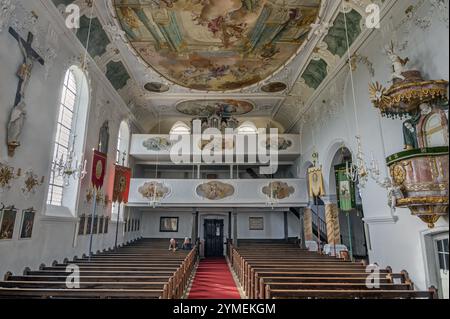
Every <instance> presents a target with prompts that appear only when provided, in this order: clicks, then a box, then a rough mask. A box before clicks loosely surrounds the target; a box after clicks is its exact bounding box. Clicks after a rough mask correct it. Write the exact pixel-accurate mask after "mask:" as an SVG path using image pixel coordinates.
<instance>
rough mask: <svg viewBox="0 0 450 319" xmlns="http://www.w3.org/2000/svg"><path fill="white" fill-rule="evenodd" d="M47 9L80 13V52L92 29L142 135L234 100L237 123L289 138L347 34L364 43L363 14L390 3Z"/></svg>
mask: <svg viewBox="0 0 450 319" xmlns="http://www.w3.org/2000/svg"><path fill="white" fill-rule="evenodd" d="M51 1H52V2H53V3H54V5H55V8H56V11H54V15H55V18H58V17H56V16H57V15H60V16H61V18H62V19H63V20H61V21H62V22H64V19H66V18H67V15H68V13H67V12H68V11H67V8H66V7H67V5H69V4H72V3H75V4H77V5H79V6H80V8H81V19H80V28H79V29H74V30H73V33H74V35H75V38H76V39H77V41H79V44H80V45H82V46H85V47H86V43H87V34H88V30H89V24H91V34H90V41H89V42H90V43H89V47H88V52H89V55H90V56H91V57H92V59H93V64H96V65H97V66H98V69H99V70H100V71H101V72H102V73H103V74H104V75H105V78H107V79H108V80H109V82H110V83H111V86H112V88H114V89H115V90H116V91H117V93H118V95H119V96H120V98H121V99H122V100H123V102H124V103H125V104H126V105H127V106H128V108H129V109H130V112H131V113H132V114H133V115H134V117H135V120H136V121H137V122H139V123H138V124H139V126H140V127H141V128H142V131H148V130H151V129H152V128H154V127H155V125H156V123H157V119H158V118H159V116H161V118H166V119H172V118H173V119H175V118H177V119H178V118H179V117H180V118H182V117H191V118H192V117H197V116H198V114H206V113H208V112H212V113H214V112H216V113H217V110H218V109H220V107H219V108H217V105H220V104H221V103H225V102H224V101H230V100H231V101H233V100H234V101H240V102H241V104H240V106H239V107H238V108H237V109H238V110H240V111H238V112H237V113H242V114H241V115H239V114H236V113H235V114H233V115H234V116H238V117H246V118H249V119H255V118H270V119H271V120H273V121H274V123H275V122H276V123H280V125H281V126H283V127H284V128H285V130H286V131H288V132H292V131H298V127H299V123H300V122H301V121H300V119H301V118H302V117H303V114H304V111H305V109H306V108H308V105H309V104H310V103H311V101H312V100H313V99H314V96H315V92H318V91H319V89H320V87H321V86H323V85H325V84H326V83H327V82H326V79H327V78H329V77H330V76H331V75H333V73H334V72H336V70H337V69H338V67H339V65H340V63H341V61H343V59H346V54H345V53H346V52H347V36H348V40H349V43H350V45H354V44H355V42H357V39H359V40H361V38H363V37H364V38H365V37H367V34H368V33H367V32H365V33H364V32H363V31H366V28H365V25H364V18H363V17H364V16H365V14H366V12H365V8H366V6H367V5H368V4H370V3H373V2H374V1H375V2H377V3H378V4H380V6H381V5H383V6H387V7H390V6H392V4H393V3H394V2H395V1H394V0H383V1H381V0H346V1H345V7H343V6H342V5H341V4H340V1H321V0H176V1H175V0H145V1H144V0H140V1H137V0H128V1H125V0H122V1H119V0H105V1H85V0H51ZM91 5H93V7H94V8H93V10H92V8H91V7H90V6H91ZM319 12H320V14H319V16H320V17H319V16H317V14H318V13H319ZM344 13H345V14H346V16H344ZM125 17H127V18H126V19H125ZM344 18H346V19H344ZM91 19H92V20H91ZM345 20H346V22H347V26H348V33H346V32H345V29H346V28H345ZM311 23H312V24H311ZM126 24H129V25H130V27H128V29H127V28H126V27H123V25H126ZM237 31H239V32H237ZM241 31H242V32H241ZM74 58H76V57H74ZM144 58H146V59H147V58H148V60H145V61H144ZM93 64H92V65H93ZM284 66H287V67H284ZM205 91H208V92H205ZM186 100H189V101H197V100H199V101H202V103H200V102H196V103H193V102H189V103H187V102H186V103H185V104H184V101H186ZM211 102H213V103H212V104H211ZM242 103H243V104H242ZM246 103H248V105H246ZM211 105H213V106H211ZM214 105H216V106H214ZM233 108H234V106H233V103H231V108H230V109H233ZM180 110H181V111H182V112H183V113H182V112H180ZM208 110H209V111H208ZM234 112H236V111H234Z"/></svg>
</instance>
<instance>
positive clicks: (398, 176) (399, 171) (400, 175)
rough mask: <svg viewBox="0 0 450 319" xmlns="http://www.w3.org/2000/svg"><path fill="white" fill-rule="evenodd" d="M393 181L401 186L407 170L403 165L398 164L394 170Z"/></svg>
mask: <svg viewBox="0 0 450 319" xmlns="http://www.w3.org/2000/svg"><path fill="white" fill-rule="evenodd" d="M391 175H392V179H393V181H394V183H395V185H401V184H403V182H404V181H405V178H406V170H405V168H404V167H403V165H402V164H397V165H395V166H394V167H393V168H392V173H391Z"/></svg>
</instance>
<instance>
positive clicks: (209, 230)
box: [205, 219, 223, 257]
mask: <svg viewBox="0 0 450 319" xmlns="http://www.w3.org/2000/svg"><path fill="white" fill-rule="evenodd" d="M219 256H223V220H218V219H207V220H205V257H219Z"/></svg>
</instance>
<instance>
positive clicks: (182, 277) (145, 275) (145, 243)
mask: <svg viewBox="0 0 450 319" xmlns="http://www.w3.org/2000/svg"><path fill="white" fill-rule="evenodd" d="M166 244H167V240H159V241H158V240H155V241H153V240H141V241H138V242H134V243H132V244H131V245H129V246H126V247H121V248H119V249H118V250H116V251H105V252H101V253H98V254H96V255H94V256H92V257H91V258H87V257H85V256H83V257H82V258H74V259H73V260H72V261H69V260H68V259H65V260H64V262H63V263H58V262H54V263H53V265H52V266H48V267H47V266H42V267H40V269H39V270H36V271H31V270H26V271H24V274H23V275H22V276H14V275H12V274H8V275H7V276H5V281H3V282H0V298H152V299H153V298H181V297H182V295H183V293H184V291H185V290H186V288H187V286H188V282H189V278H190V276H191V274H192V271H193V269H194V267H195V264H196V261H197V250H196V249H195V247H194V249H192V250H191V251H177V252H171V251H168V250H167V248H165V247H167V246H166ZM68 265H77V266H78V267H79V269H80V289H68V288H67V286H66V279H67V276H68V275H70V273H69V272H66V269H67V266H68Z"/></svg>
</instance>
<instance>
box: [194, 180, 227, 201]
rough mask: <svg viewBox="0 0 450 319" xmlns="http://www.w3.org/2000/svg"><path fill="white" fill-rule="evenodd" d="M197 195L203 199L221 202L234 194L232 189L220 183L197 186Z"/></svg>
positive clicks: (214, 182)
mask: <svg viewBox="0 0 450 319" xmlns="http://www.w3.org/2000/svg"><path fill="white" fill-rule="evenodd" d="M196 192H197V195H198V196H200V197H201V198H203V199H209V200H221V199H224V198H226V197H229V196H232V195H233V194H234V187H233V186H232V185H230V184H226V183H222V182H216V181H212V182H208V183H203V184H201V185H198V186H197V190H196Z"/></svg>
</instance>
